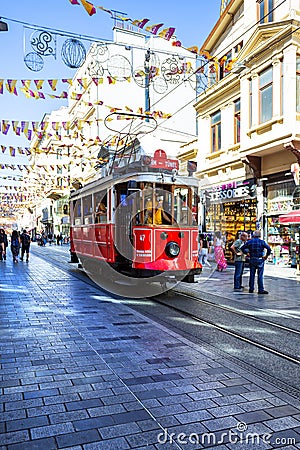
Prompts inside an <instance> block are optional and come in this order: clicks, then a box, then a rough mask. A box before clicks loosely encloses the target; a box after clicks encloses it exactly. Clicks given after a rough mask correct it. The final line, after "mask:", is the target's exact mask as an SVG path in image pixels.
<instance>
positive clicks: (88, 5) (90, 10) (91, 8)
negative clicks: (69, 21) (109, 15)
mask: <svg viewBox="0 0 300 450" xmlns="http://www.w3.org/2000/svg"><path fill="white" fill-rule="evenodd" d="M80 2H81V4H82V6H83V7H84V9H85V10H86V12H87V13H88V15H89V16H92V15H93V14H96V12H97V11H96V8H95V6H94V5H93V4H92V3H90V2H88V1H87V0H80Z"/></svg>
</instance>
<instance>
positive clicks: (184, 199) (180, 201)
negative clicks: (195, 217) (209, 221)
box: [174, 187, 189, 225]
mask: <svg viewBox="0 0 300 450" xmlns="http://www.w3.org/2000/svg"><path fill="white" fill-rule="evenodd" d="M174 218H175V220H176V222H177V223H178V224H179V225H188V222H189V211H188V188H181V187H179V188H175V189H174Z"/></svg>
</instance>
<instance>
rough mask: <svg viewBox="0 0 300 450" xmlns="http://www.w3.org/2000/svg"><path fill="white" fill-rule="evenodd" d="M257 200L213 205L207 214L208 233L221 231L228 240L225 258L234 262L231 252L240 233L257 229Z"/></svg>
mask: <svg viewBox="0 0 300 450" xmlns="http://www.w3.org/2000/svg"><path fill="white" fill-rule="evenodd" d="M256 204H257V202H256V199H247V200H242V201H240V202H238V201H236V202H227V203H218V204H211V205H210V206H209V208H208V210H207V214H206V229H207V232H210V233H214V232H216V231H218V230H219V231H221V234H222V236H224V238H225V239H226V248H225V257H226V259H227V260H228V261H233V254H232V252H231V250H230V247H231V245H232V243H233V242H234V241H235V239H236V235H237V233H238V232H239V231H247V232H249V233H251V232H252V231H254V230H255V229H256Z"/></svg>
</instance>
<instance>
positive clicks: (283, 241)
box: [268, 217, 298, 266]
mask: <svg viewBox="0 0 300 450" xmlns="http://www.w3.org/2000/svg"><path fill="white" fill-rule="evenodd" d="M297 238H298V236H297V231H296V228H295V227H293V226H290V227H288V226H286V225H281V224H280V223H279V219H278V217H268V244H269V245H270V247H271V249H272V253H271V255H270V257H269V262H272V263H273V264H276V265H280V266H287V265H291V266H295V263H296V246H297V242H298V241H297Z"/></svg>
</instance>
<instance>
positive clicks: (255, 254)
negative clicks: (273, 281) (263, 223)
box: [241, 230, 271, 294]
mask: <svg viewBox="0 0 300 450" xmlns="http://www.w3.org/2000/svg"><path fill="white" fill-rule="evenodd" d="M265 250H266V252H265ZM241 251H242V252H243V253H245V254H247V253H249V255H250V260H249V267H250V279H249V293H250V294H253V292H254V280H255V273H256V271H257V275H258V279H257V284H258V293H259V294H268V291H265V289H264V266H265V260H266V259H267V258H268V256H269V255H270V253H271V248H270V247H269V245H268V244H267V243H266V242H265V241H263V240H262V239H261V232H260V231H259V230H255V231H254V233H253V238H252V239H250V240H249V241H247V242H246V244H244V245H243V246H242V248H241Z"/></svg>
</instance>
